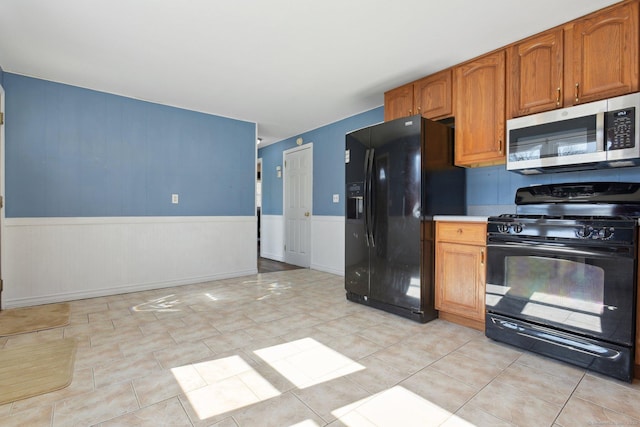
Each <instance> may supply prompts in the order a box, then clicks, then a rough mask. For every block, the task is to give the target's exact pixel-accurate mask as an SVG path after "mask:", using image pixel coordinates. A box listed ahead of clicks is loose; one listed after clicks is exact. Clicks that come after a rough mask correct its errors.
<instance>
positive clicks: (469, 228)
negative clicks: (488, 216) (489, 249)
mask: <svg viewBox="0 0 640 427" xmlns="http://www.w3.org/2000/svg"><path fill="white" fill-rule="evenodd" d="M436 240H437V241H446V242H457V243H468V244H469V243H470V244H478V245H483V246H484V245H485V243H486V240H487V224H486V223H484V222H447V221H439V222H438V223H436Z"/></svg>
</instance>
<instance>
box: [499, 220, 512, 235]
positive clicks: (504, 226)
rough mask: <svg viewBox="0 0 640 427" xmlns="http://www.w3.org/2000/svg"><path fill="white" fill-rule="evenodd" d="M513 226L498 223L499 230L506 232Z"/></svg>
mask: <svg viewBox="0 0 640 427" xmlns="http://www.w3.org/2000/svg"><path fill="white" fill-rule="evenodd" d="M510 228H511V226H510V225H509V224H506V223H504V222H503V223H502V224H498V232H500V233H503V234H506V233H508V232H509V229H510Z"/></svg>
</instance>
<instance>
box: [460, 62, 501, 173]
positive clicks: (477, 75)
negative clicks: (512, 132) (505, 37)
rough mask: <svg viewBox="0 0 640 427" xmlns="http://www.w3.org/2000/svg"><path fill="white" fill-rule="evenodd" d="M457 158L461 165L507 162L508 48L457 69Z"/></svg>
mask: <svg viewBox="0 0 640 427" xmlns="http://www.w3.org/2000/svg"><path fill="white" fill-rule="evenodd" d="M454 88H455V89H454V98H455V111H456V129H455V135H456V138H455V159H456V165H459V166H483V165H491V164H502V163H504V162H505V150H504V136H505V133H504V132H505V51H504V50H500V51H498V52H495V53H492V54H489V55H485V56H483V57H480V58H478V59H476V60H474V61H471V62H468V63H465V64H462V65H460V66H458V67H456V68H455V77H454Z"/></svg>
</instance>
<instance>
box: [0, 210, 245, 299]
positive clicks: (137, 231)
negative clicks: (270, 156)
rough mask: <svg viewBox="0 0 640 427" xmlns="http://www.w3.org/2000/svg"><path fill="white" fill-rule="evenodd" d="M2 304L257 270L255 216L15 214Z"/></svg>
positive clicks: (7, 229) (6, 240)
mask: <svg viewBox="0 0 640 427" xmlns="http://www.w3.org/2000/svg"><path fill="white" fill-rule="evenodd" d="M2 233H3V235H2V240H3V248H2V276H3V280H4V292H3V305H4V306H7V307H17V306H28V305H36V304H45V303H50V302H60V301H68V300H72V299H79V298H89V297H96V296H104V295H114V294H119V293H125V292H134V291H141V290H147V289H156V288H163V287H171V286H177V285H184V284H191V283H198V282H206V281H209V280H219V279H223V278H229V277H238V276H243V275H248V274H255V273H256V272H257V253H256V218H255V217H253V216H249V217H116V218H8V219H5V220H4V223H3V227H2Z"/></svg>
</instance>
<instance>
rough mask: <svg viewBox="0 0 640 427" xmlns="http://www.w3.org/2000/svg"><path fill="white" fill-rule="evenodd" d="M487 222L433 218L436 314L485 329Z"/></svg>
mask: <svg viewBox="0 0 640 427" xmlns="http://www.w3.org/2000/svg"><path fill="white" fill-rule="evenodd" d="M486 233H487V224H486V223H484V222H449V221H438V222H436V263H435V307H436V309H437V310H439V317H440V318H441V319H444V320H449V321H451V322H455V323H459V324H462V325H465V326H469V327H472V328H475V329H479V330H482V331H483V330H484V319H485V302H484V300H485V298H484V293H485V284H484V282H485V258H486V243H485V242H486Z"/></svg>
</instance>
